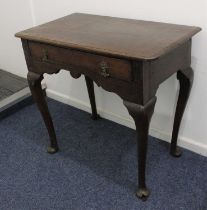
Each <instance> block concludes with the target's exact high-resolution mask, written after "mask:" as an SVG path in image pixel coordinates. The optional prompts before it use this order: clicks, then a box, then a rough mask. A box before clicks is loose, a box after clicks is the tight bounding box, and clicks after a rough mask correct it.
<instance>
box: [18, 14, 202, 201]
mask: <svg viewBox="0 0 207 210" xmlns="http://www.w3.org/2000/svg"><path fill="white" fill-rule="evenodd" d="M198 31H200V28H198V27H191V26H180V25H174V24H166V23H155V22H149V21H138V20H128V19H121V18H112V17H102V16H96V15H87V14H72V15H69V16H66V17H63V18H60V19H58V20H55V21H52V22H50V23H47V24H44V25H41V26H37V27H34V28H32V29H28V30H26V31H23V32H20V33H18V34H16V36H17V37H20V38H21V39H22V44H23V48H24V53H25V58H26V62H27V66H28V70H29V73H28V75H29V76H28V80H29V83H30V88H31V91H32V94H33V97H34V98H35V100H36V102H37V104H38V107H39V109H40V111H41V113H42V115H43V118H44V120H45V123H46V126H47V128H48V132H49V134H50V138H51V144H52V148H55V150H56V149H57V148H58V147H57V142H56V137H55V132H54V128H53V125H52V121H51V117H50V115H49V112H48V108H47V106H46V103H45V101H44V97H43V96H42V93H41V86H40V81H41V79H42V75H43V73H48V74H53V73H57V72H59V70H60V69H65V70H67V71H70V73H71V76H72V77H74V78H78V77H80V76H81V74H83V75H84V76H85V79H86V85H87V89H88V94H89V98H90V103H91V108H92V117H93V118H97V116H98V115H97V110H96V104H95V95H94V87H93V81H94V82H96V84H97V85H98V86H101V87H103V88H104V89H105V90H107V91H110V92H114V93H116V94H117V95H119V96H120V97H121V98H122V99H123V101H124V104H125V106H126V107H127V109H128V111H129V114H130V115H131V116H132V117H133V119H134V121H135V124H136V130H137V136H138V139H137V141H138V161H139V179H138V181H139V190H138V192H137V196H138V197H140V198H142V199H143V200H146V198H147V197H148V195H149V190H148V188H147V187H146V184H145V167H146V156H147V140H148V130H149V124H150V120H151V116H152V114H153V111H154V106H155V102H156V96H155V94H156V91H157V89H158V87H159V85H160V84H161V83H162V82H163V81H164V80H166V79H167V78H168V77H170V76H171V75H172V74H174V73H177V72H178V73H177V75H178V79H179V81H180V94H179V99H178V104H177V109H176V114H175V122H174V128H173V135H172V144H171V154H173V155H175V156H178V155H179V153H178V150H177V137H178V132H179V127H180V123H181V119H182V115H183V113H184V109H185V105H186V103H187V99H188V96H189V93H190V87H191V85H192V78H193V77H192V75H193V74H192V69H191V68H190V63H191V38H192V36H193V35H194V34H196V33H197V32H198Z"/></svg>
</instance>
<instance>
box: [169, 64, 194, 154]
mask: <svg viewBox="0 0 207 210" xmlns="http://www.w3.org/2000/svg"><path fill="white" fill-rule="evenodd" d="M177 79H178V80H179V83H180V91H179V96H178V102H177V107H176V112H175V119H174V125H173V132H172V140H171V147H170V154H171V155H172V156H174V157H180V156H181V150H180V148H178V147H177V139H178V132H179V128H180V123H181V120H182V117H183V113H184V111H185V107H186V104H187V101H188V97H189V95H190V91H191V87H192V84H193V70H192V68H190V67H189V68H187V69H185V70H180V71H178V72H177Z"/></svg>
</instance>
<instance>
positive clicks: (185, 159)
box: [0, 100, 207, 210]
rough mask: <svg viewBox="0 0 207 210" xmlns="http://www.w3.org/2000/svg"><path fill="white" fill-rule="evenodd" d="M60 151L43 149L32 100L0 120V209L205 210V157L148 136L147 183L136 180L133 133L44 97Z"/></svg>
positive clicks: (42, 135)
mask: <svg viewBox="0 0 207 210" xmlns="http://www.w3.org/2000/svg"><path fill="white" fill-rule="evenodd" d="M48 102H49V107H50V110H51V113H52V116H53V119H54V124H55V128H56V132H57V137H58V140H59V144H60V148H61V151H60V152H59V153H57V154H55V155H49V154H47V153H46V145H47V143H48V135H47V131H46V129H45V127H44V125H43V121H42V119H41V116H40V114H39V112H38V111H37V108H36V106H35V105H30V106H27V107H25V108H23V109H22V110H20V111H18V112H16V113H15V114H13V115H11V116H8V117H7V118H4V119H2V120H1V121H0V139H1V140H0V210H33V209H37V210H53V209H54V210H62V209H64V210H134V209H144V210H156V209H161V210H206V209H207V158H204V157H202V156H199V155H197V154H194V153H192V152H189V151H186V150H185V151H183V156H182V157H181V158H179V159H176V158H173V157H171V156H170V155H169V153H168V146H169V145H168V144H167V143H165V142H163V141H159V140H157V139H154V138H152V137H150V140H149V153H148V165H147V184H148V186H149V188H150V189H151V196H150V197H149V199H148V200H147V201H146V202H142V201H140V200H139V199H137V198H136V197H135V195H134V192H135V191H136V185H137V159H136V141H135V138H136V134H135V131H134V130H131V129H129V128H126V127H124V126H121V125H118V124H115V123H113V122H110V121H107V120H104V119H101V120H98V121H95V122H94V121H93V120H91V119H90V116H89V114H88V113H85V112H83V111H80V110H78V109H75V108H72V107H70V106H67V105H64V104H61V103H59V102H55V101H53V100H48Z"/></svg>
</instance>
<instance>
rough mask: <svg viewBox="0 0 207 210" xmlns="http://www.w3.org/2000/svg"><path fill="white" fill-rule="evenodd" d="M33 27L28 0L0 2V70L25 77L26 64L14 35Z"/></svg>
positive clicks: (1, 0)
mask: <svg viewBox="0 0 207 210" xmlns="http://www.w3.org/2000/svg"><path fill="white" fill-rule="evenodd" d="M32 25H33V21H32V15H31V5H30V1H28V0H18V1H13V0H7V1H3V0H0V29H1V31H0V69H4V70H6V71H9V72H12V73H14V74H17V75H20V76H24V77H26V70H27V69H26V64H25V60H24V56H23V51H22V49H21V48H22V47H21V43H20V41H19V39H17V38H15V37H14V34H15V33H16V32H18V31H20V30H23V29H25V28H28V27H31V26H32Z"/></svg>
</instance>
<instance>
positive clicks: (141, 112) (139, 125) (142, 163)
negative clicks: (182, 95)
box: [124, 96, 156, 200]
mask: <svg viewBox="0 0 207 210" xmlns="http://www.w3.org/2000/svg"><path fill="white" fill-rule="evenodd" d="M155 103H156V97H155V96H154V97H153V98H151V99H150V100H149V101H148V102H147V103H146V104H145V105H139V104H135V103H131V102H128V101H124V105H125V106H126V108H127V109H128V112H129V114H130V115H131V116H132V118H133V119H134V121H135V125H136V132H137V146H138V147H137V149H138V169H139V170H138V184H139V186H138V191H137V193H136V195H137V197H139V198H141V199H142V200H146V199H147V197H148V196H149V194H150V191H149V189H148V188H147V187H146V183H145V168H146V157H147V142H148V133H149V125H150V121H151V117H152V114H153V112H154V107H155Z"/></svg>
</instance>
